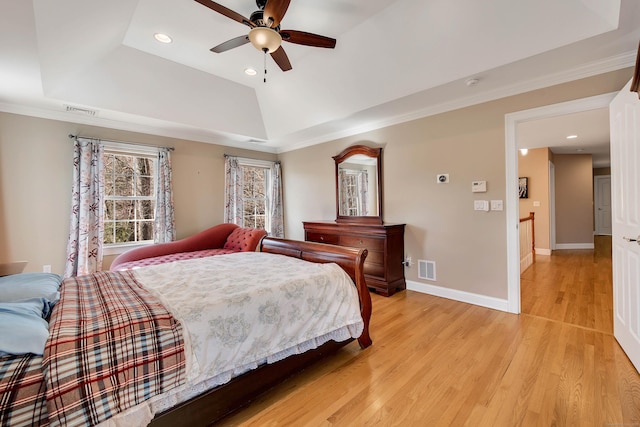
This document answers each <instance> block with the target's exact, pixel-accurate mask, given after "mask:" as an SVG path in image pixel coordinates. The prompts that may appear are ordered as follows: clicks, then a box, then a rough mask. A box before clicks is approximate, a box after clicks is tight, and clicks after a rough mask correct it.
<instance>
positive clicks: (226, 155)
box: [224, 153, 280, 163]
mask: <svg viewBox="0 0 640 427" xmlns="http://www.w3.org/2000/svg"><path fill="white" fill-rule="evenodd" d="M224 157H237V158H238V159H247V160H259V161H261V162H273V163H280V160H261V159H254V158H252V157H243V156H238V155H237V154H227V153H224Z"/></svg>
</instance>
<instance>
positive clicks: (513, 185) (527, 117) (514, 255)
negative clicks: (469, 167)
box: [505, 93, 615, 313]
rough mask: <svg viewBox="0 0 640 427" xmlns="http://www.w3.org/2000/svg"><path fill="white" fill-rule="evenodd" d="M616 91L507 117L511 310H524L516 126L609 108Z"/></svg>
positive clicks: (520, 112)
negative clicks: (522, 308)
mask: <svg viewBox="0 0 640 427" xmlns="http://www.w3.org/2000/svg"><path fill="white" fill-rule="evenodd" d="M614 96H615V93H611V94H604V95H599V96H594V97H589V98H584V99H580V100H575V101H569V102H565V103H560V104H554V105H549V106H545V107H539V108H534V109H531V110H525V111H519V112H515V113H511V114H507V115H506V116H505V136H506V137H505V156H506V179H507V182H506V188H507V196H506V200H507V204H506V206H507V208H506V215H507V224H508V226H507V281H508V297H507V299H508V303H507V305H508V311H509V312H511V313H520V312H521V300H520V298H521V292H520V247H519V232H518V226H519V223H520V212H519V199H518V192H517V185H518V150H517V138H518V135H517V127H518V124H520V123H525V122H529V121H533V120H540V119H545V118H550V117H554V116H560V115H565V114H571V113H578V112H581V111H587V110H593V109H600V108H608V106H609V104H610V102H611V100H612V99H613V98H614Z"/></svg>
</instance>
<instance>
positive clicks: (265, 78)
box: [262, 48, 268, 83]
mask: <svg viewBox="0 0 640 427" xmlns="http://www.w3.org/2000/svg"><path fill="white" fill-rule="evenodd" d="M262 51H263V52H264V80H263V82H264V83H266V82H267V52H268V50H267V49H266V48H265V49H262Z"/></svg>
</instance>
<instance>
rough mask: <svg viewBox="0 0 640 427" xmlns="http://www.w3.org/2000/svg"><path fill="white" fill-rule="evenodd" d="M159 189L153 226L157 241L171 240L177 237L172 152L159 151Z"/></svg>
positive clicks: (155, 240)
mask: <svg viewBox="0 0 640 427" xmlns="http://www.w3.org/2000/svg"><path fill="white" fill-rule="evenodd" d="M157 173H158V190H157V193H156V215H155V216H156V219H155V224H154V227H153V240H154V242H155V243H165V242H171V241H173V240H175V238H176V223H175V219H174V209H173V187H172V184H171V183H172V178H171V152H170V151H169V150H166V149H160V150H159V151H158V171H157Z"/></svg>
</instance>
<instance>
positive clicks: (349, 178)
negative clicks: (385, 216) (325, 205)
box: [334, 145, 382, 223]
mask: <svg viewBox="0 0 640 427" xmlns="http://www.w3.org/2000/svg"><path fill="white" fill-rule="evenodd" d="M381 152H382V149H381V148H370V147H366V146H359V145H356V146H353V147H349V148H347V149H346V150H344V151H343V152H342V153H341V154H339V155H338V156H335V157H334V159H335V161H336V204H337V209H336V210H337V216H336V220H337V221H338V222H375V223H382V200H381V199H382V188H381V177H380V171H381V164H380V163H381Z"/></svg>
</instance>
